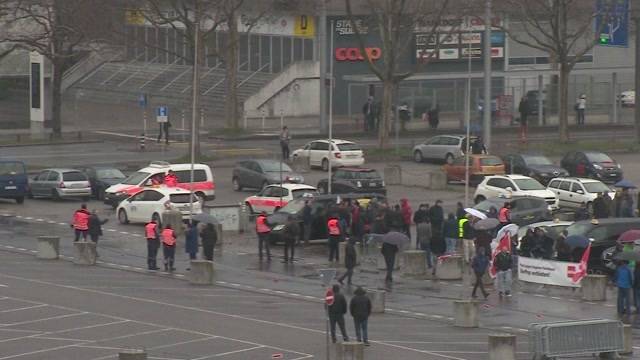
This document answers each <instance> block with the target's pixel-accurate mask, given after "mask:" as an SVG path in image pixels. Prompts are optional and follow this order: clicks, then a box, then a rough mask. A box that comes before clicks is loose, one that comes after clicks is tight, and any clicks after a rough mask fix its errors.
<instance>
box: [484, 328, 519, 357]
mask: <svg viewBox="0 0 640 360" xmlns="http://www.w3.org/2000/svg"><path fill="white" fill-rule="evenodd" d="M489 360H516V336H515V335H511V334H489Z"/></svg>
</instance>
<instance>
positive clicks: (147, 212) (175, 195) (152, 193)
mask: <svg viewBox="0 0 640 360" xmlns="http://www.w3.org/2000/svg"><path fill="white" fill-rule="evenodd" d="M189 195H190V191H189V190H186V189H181V188H177V187H166V186H160V187H157V188H148V189H143V190H141V191H140V192H138V193H136V194H134V195H133V196H130V197H128V198H127V199H125V200H123V201H122V202H121V203H120V205H118V207H117V208H116V214H118V221H120V223H121V224H128V223H130V222H132V223H147V222H149V220H151V219H154V220H155V221H156V222H157V223H158V224H160V225H162V224H161V223H162V217H161V215H162V212H163V211H164V210H165V206H167V205H170V206H171V207H173V208H174V209H176V210H178V211H180V213H181V214H182V219H183V220H187V219H189ZM191 202H192V204H193V214H201V213H202V203H201V202H200V198H198V197H197V196H196V195H195V194H194V195H193V198H192V200H191Z"/></svg>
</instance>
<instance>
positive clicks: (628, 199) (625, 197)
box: [620, 188, 635, 218]
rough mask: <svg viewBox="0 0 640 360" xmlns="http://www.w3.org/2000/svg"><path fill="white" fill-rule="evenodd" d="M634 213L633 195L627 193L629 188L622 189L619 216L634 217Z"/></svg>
mask: <svg viewBox="0 0 640 360" xmlns="http://www.w3.org/2000/svg"><path fill="white" fill-rule="evenodd" d="M634 215H635V211H634V209H633V197H632V196H631V194H630V193H629V189H627V188H625V189H622V196H621V198H620V217H623V218H630V217H634Z"/></svg>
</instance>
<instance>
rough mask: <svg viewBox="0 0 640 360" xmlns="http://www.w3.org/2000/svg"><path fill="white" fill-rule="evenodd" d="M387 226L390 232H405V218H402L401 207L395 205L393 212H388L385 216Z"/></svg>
mask: <svg viewBox="0 0 640 360" xmlns="http://www.w3.org/2000/svg"><path fill="white" fill-rule="evenodd" d="M385 225H386V226H387V229H389V231H397V232H400V233H402V232H403V230H404V218H403V217H402V212H401V210H400V205H395V206H394V207H393V210H391V211H388V212H387V214H386V216H385Z"/></svg>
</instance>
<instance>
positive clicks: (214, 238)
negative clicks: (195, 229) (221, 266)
mask: <svg viewBox="0 0 640 360" xmlns="http://www.w3.org/2000/svg"><path fill="white" fill-rule="evenodd" d="M200 239H201V242H202V252H203V253H204V258H205V260H209V261H213V248H214V247H215V246H216V242H218V233H217V232H216V229H215V228H214V227H213V224H207V225H205V227H204V229H202V231H201V232H200Z"/></svg>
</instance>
